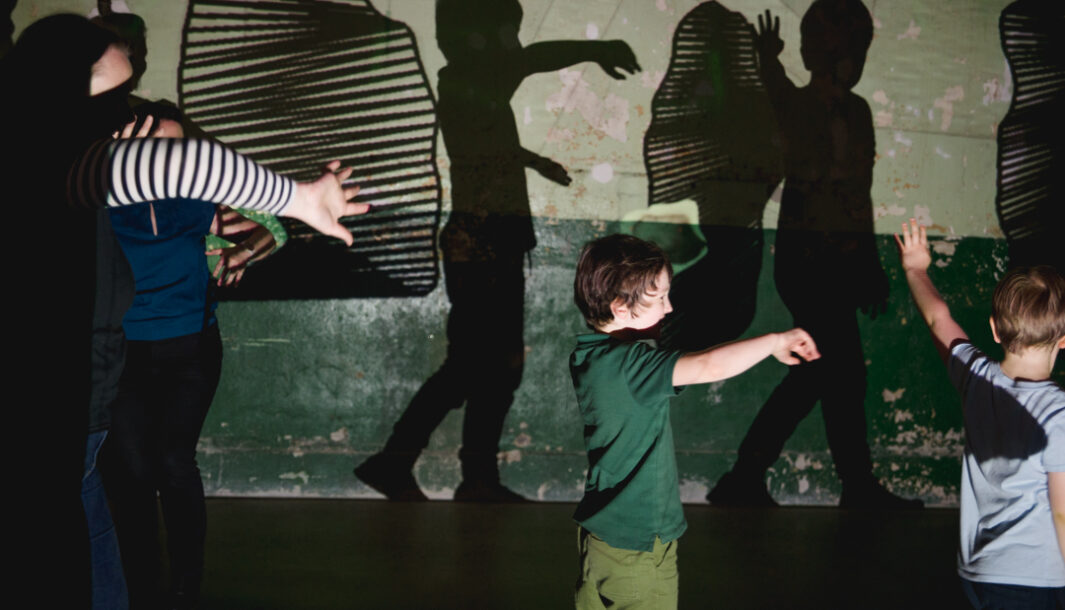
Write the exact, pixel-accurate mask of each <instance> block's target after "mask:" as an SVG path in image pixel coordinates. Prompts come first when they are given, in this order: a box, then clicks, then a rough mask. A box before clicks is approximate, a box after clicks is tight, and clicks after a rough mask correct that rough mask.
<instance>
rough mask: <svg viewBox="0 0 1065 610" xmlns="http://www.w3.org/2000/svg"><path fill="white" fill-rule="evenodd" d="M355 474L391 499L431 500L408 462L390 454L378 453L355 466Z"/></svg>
mask: <svg viewBox="0 0 1065 610" xmlns="http://www.w3.org/2000/svg"><path fill="white" fill-rule="evenodd" d="M354 472H355V476H356V477H358V478H359V480H360V481H362V482H363V483H366V484H367V485H369V486H370V487H371V488H373V489H374V490H376V491H378V492H380V493H382V494H384V495H385V497H386V498H388V499H389V500H395V501H398V502H425V501H427V500H429V498H427V497H426V496H425V494H424V493H422V490H421V489H420V488H419V487H418V482H417V481H415V480H414V473H412V472H411V470H410V467H409V466H407V464H406V463H404V462H402V461H401V460H398V459H396V458H393V457H391V456H390V455H388V454H384V453H378V454H376V455H372V456H370V458H369V459H368V460H366V461H365V462H363V463H362V464H359V465H358V466H356V467H355V471H354Z"/></svg>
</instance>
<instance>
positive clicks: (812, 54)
mask: <svg viewBox="0 0 1065 610" xmlns="http://www.w3.org/2000/svg"><path fill="white" fill-rule="evenodd" d="M800 27H801V40H802V43H801V44H802V48H801V54H802V59H803V64H804V65H805V67H806V69H808V70H809V71H810V73H811V78H810V82H809V84H807V85H806V86H804V87H796V86H795V85H794V84H793V83H792V82H791V81H790V80H789V79H788V77H787V75H786V74H785V73H784V67H783V66H782V65H781V63H780V61H779V60H778V59H777V55H779V53H780V51H781V50H783V48H784V42H783V41H782V40H781V39H780V36H779V31H780V21H779V19H774V18H773V17H772V15H770V14H769V12H768V11H767V12H766V14H765V15H764V16H759V19H758V33H757V44H758V56H759V67H760V70H761V73H762V78H763V82H764V83H765V87H766V89H767V90H768V92H769V99H770V101H771V104H772V107H773V111H774V113H775V114H776V118H777V125H778V126H779V128H780V133H781V139H782V144H783V150H784V175H785V179H784V191H783V196H782V199H781V207H780V219H779V222H778V232H777V240H776V251H775V257H774V260H775V266H774V268H775V271H774V279H775V281H776V286H777V291H778V292H779V294H780V298H781V300H783V301H784V304H785V305H786V306H787V308H788V310H789V311H790V312H791V314H792V317H793V318H794V320H795V325H796V326H799V327H802V328H804V329H805V330H806V331H807V332H809V333H810V335H811V336H813V338H814V341H816V342H817V346H818V348H819V349H820V351H821V359H820V360H818V361H816V362H810V363H806V364H801V365H799V366H795V367H792V368H791V369H789V371H788V374H787V377H785V378H784V380H783V381H782V382H781V383H780V385H779V386H777V388H776V389H775V390H774V391H773V393H772V395H771V396H770V397H769V399H768V400H767V401H766V403H765V405H763V406H762V409H761V411H759V413H758V415H757V416H756V418H755V420H754V422H753V423H752V424H751V427H750V429H749V430H748V431H747V435H746V437H745V438H744V439H743V442H742V444H741V445H740V448H739V452H738V453H739V455H738V458H737V461H736V464H735V465H734V466H733V468H732V470H731V472H729V473H727V474H726V475H725V476H724V477H723V478H722V479H721V480H720V481H718V484H717V486H716V487H715V488H714V489H713V490H711V491H710V493H709V494H708V495H707V499H708V500H710V501H711V502H712V503H713V504H717V505H741V506H742V505H761V506H772V505H775V502H774V501H773V499H772V497H771V496H770V495H769V493H768V492H767V491H766V488H765V483H764V478H765V474H766V471H767V469H768V468H769V467H770V466H771V465H772V464H773V462H775V461H776V460H777V458H778V457H779V456H780V452H781V450H782V448H783V446H784V442H785V441H786V440H787V439H788V437H790V436H791V434H792V433H793V432H794V431H795V428H796V426H798V424H799V422H800V421H802V419H803V418H805V417H806V416H807V415H808V414H809V413H810V411H811V410H812V409H813V407H814V405H815V404H816V403H817V402H818V401H820V403H821V411H822V415H823V417H824V421H825V433H826V436H827V439H828V446H829V449H830V450H831V452H832V459H833V460H834V462H835V464H836V472H837V474H838V475H839V477H840V480H841V482H842V484H843V496H842V499H841V502H840V503H841V505H842V506H847V507H861V508H866V507H870V508H871V507H879V508H902V507H917V506H920V505H921V502H920V501H910V500H904V499H902V498H899V497H897V496H895V495H893V494H891V493H890V492H889V491H887V490H886V489H884V488H883V487H882V486H881V485H880V483H879V482H878V481H877V480H876V479H875V478H874V477H873V475H872V461H871V459H870V455H869V445H868V443H867V442H866V426H865V408H864V402H865V387H866V386H865V359H864V355H863V354H862V344H861V337H860V336H859V334H858V322H857V319H856V316H855V311H854V310H855V309H856V308H860V309H862V311H864V312H866V313H868V314H869V315H870V316H872V317H875V316H876V315H877V313H878V312H882V311H883V309H884V307H885V305H886V300H887V296H888V283H887V277H886V276H885V274H884V270H883V268H882V267H881V266H880V259H879V254H878V252H877V248H876V242H875V236H874V234H873V211H872V200H871V198H870V195H869V189H870V187H871V185H872V178H873V160H874V155H875V140H874V135H873V120H872V114H871V112H870V110H869V104H868V103H866V101H865V100H864V99H862V98H861V97H860V96H858V95H855V94H854V93H852V92H851V89H852V88H853V87H854V85H856V84H857V83H858V80H859V79H860V78H861V75H862V69H863V67H864V64H865V57H866V53H867V52H868V49H869V45H870V43H871V42H872V36H873V22H872V17H871V15H870V14H869V11H868V10H867V9H866V8H865V6H864V5H863V4H862V3H861V2H860V0H816V1H815V2H814V3H813V4H812V5H811V6H810V8H809V9H808V10H807V12H806V14H805V15H804V16H803V19H802V23H801V26H800Z"/></svg>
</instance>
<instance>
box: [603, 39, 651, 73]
mask: <svg viewBox="0 0 1065 610" xmlns="http://www.w3.org/2000/svg"><path fill="white" fill-rule="evenodd" d="M598 55H599V56H598V58H597V59H596V60H595V63H597V64H599V67H600V68H602V69H603V72H606V73H607V74H608V75H610V77H611V78H615V79H618V80H622V79H624V78H625V77H626V76H627V75H626V74H622V73H621V72H620V71H619V70H624V71H625V72H628V73H629V74H635V73H637V72H639V71H640V70H642V68H640V64H639V63H637V62H636V54H635V53H633V52H632V48H631V47H630V46H629V45H628V44H627V43H626V42H625V41H623V40H605V41H603V43H602V46H601V47H600V49H599V53H598Z"/></svg>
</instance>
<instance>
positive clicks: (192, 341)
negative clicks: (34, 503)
mask: <svg viewBox="0 0 1065 610" xmlns="http://www.w3.org/2000/svg"><path fill="white" fill-rule="evenodd" d="M221 370H222V342H221V338H220V336H219V333H218V325H217V324H212V325H211V326H210V327H209V328H208V329H207V330H204V331H203V332H201V333H195V334H192V335H186V336H183V337H175V338H173V339H163V340H159V341H130V342H129V348H128V352H127V359H126V368H125V371H124V372H123V376H122V382H121V384H120V388H119V396H118V399H117V400H116V401H115V402H114V404H113V407H112V423H111V432H110V435H109V436H108V439H107V443H106V445H105V448H104V449H105V454H106V455H105V460H104V464H103V466H104V469H103V474H104V482H105V486H106V488H107V492H108V496H109V498H110V500H111V503H112V508H113V510H114V520H115V525H116V527H117V530H118V536H119V544H120V548H121V553H122V563H123V565H124V568H125V572H126V580H127V585H128V588H129V595H130V603H131V607H133V608H137V607H142V608H143V607H154V605H155V604H156V603H158V600H157V599H156V598H157V596H158V595H159V593H160V592H161V586H160V584H161V583H160V554H159V543H158V531H159V524H158V520H157V508H156V502H155V498H156V492H158V494H159V500H160V503H161V504H162V509H163V519H164V521H165V523H166V531H167V547H168V550H169V555H170V573H171V575H172V583H171V586H172V587H175V586H177V587H180V586H181V583H183V582H188V584H189V585H191V587H192V588H194V589H196V588H198V585H199V579H200V577H201V574H202V570H203V548H204V538H205V536H206V528H207V515H206V509H205V506H204V495H203V482H202V481H201V479H200V470H199V468H198V467H197V466H196V444H197V442H198V441H199V437H200V430H201V428H202V427H203V421H204V418H205V417H206V416H207V409H208V408H209V407H210V405H211V400H212V399H213V398H214V393H215V389H216V388H217V387H218V379H219V376H220V374H221Z"/></svg>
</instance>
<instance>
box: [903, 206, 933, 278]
mask: <svg viewBox="0 0 1065 610" xmlns="http://www.w3.org/2000/svg"><path fill="white" fill-rule="evenodd" d="M895 243H896V244H898V246H899V260H900V261H901V262H902V270H903V271H926V270H927V269H928V266H929V265H931V264H932V253H931V252H929V251H928V233H927V231H926V230H925V228H924V227H923V226H918V225H917V220H916V219H914V218H911V219H910V222H909V224H907V223H905V222H904V223H902V237H901V238H899V234H898V233H896V234H895Z"/></svg>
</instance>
